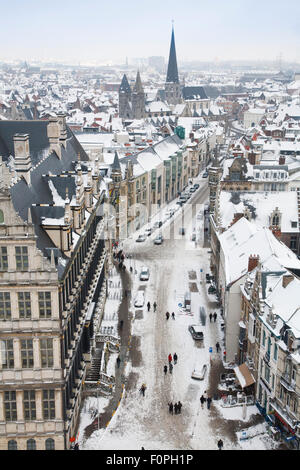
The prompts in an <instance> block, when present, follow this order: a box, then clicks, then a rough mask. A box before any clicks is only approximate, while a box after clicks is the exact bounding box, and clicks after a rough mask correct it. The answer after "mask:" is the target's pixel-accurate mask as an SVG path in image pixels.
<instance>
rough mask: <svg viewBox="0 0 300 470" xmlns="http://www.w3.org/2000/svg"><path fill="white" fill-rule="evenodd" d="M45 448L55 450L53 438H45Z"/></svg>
mask: <svg viewBox="0 0 300 470" xmlns="http://www.w3.org/2000/svg"><path fill="white" fill-rule="evenodd" d="M46 450H55V441H54V439H51V438H50V437H49V439H46Z"/></svg>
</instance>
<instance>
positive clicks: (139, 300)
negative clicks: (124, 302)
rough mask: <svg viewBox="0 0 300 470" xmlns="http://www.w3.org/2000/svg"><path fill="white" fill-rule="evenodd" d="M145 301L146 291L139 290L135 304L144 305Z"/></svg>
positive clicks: (137, 305)
mask: <svg viewBox="0 0 300 470" xmlns="http://www.w3.org/2000/svg"><path fill="white" fill-rule="evenodd" d="M144 303H145V294H144V291H143V290H139V291H138V292H137V295H136V298H135V301H134V306H135V307H144Z"/></svg>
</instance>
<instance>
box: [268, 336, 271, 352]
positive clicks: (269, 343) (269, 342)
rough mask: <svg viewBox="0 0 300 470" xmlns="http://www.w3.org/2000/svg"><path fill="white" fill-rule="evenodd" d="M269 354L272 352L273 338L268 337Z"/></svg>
mask: <svg viewBox="0 0 300 470" xmlns="http://www.w3.org/2000/svg"><path fill="white" fill-rule="evenodd" d="M268 354H269V355H270V354H271V338H270V337H269V338H268Z"/></svg>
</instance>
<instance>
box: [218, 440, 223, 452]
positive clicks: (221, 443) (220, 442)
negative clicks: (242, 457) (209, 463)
mask: <svg viewBox="0 0 300 470" xmlns="http://www.w3.org/2000/svg"><path fill="white" fill-rule="evenodd" d="M222 448H223V441H222V439H219V440H218V449H219V450H222Z"/></svg>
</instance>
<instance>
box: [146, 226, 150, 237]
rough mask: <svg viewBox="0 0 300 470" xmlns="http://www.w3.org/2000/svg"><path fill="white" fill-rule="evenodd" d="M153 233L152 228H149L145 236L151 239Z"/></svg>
mask: <svg viewBox="0 0 300 470" xmlns="http://www.w3.org/2000/svg"><path fill="white" fill-rule="evenodd" d="M151 233H152V228H151V227H148V228H146V229H145V234H146V235H147V237H149V236H150V235H151Z"/></svg>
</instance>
